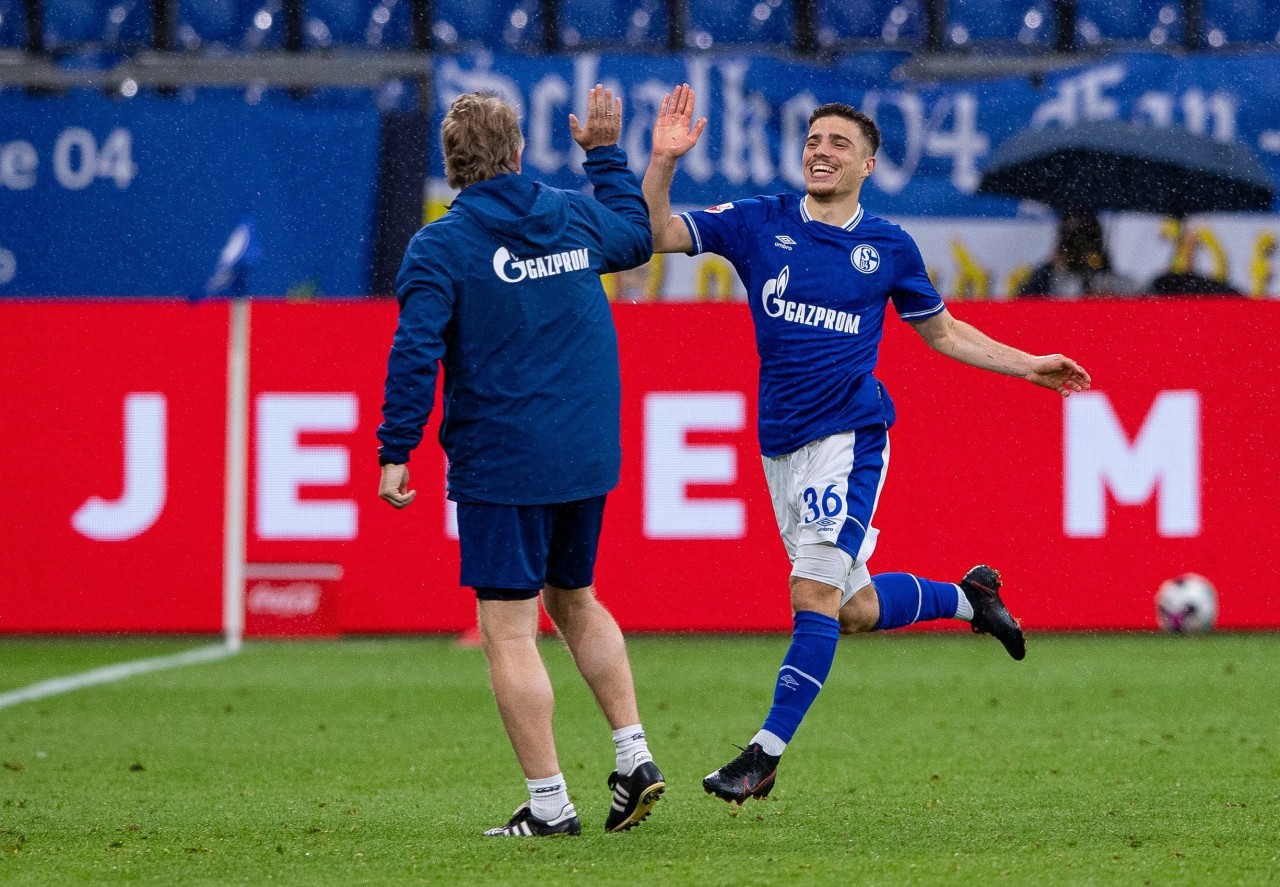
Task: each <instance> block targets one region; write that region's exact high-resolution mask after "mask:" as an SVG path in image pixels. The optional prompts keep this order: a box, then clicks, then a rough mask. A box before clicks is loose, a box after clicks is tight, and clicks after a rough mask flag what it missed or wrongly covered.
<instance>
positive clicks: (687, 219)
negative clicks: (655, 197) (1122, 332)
mask: <svg viewBox="0 0 1280 887" xmlns="http://www.w3.org/2000/svg"><path fill="white" fill-rule="evenodd" d="M680 218H682V219H684V224H685V226H686V227H687V228H688V229H689V234H690V236H692V238H693V254H694V255H695V256H700V255H702V235H701V234H699V233H698V223H697V222H695V221H694V220H693V216H692V215H691V214H689V213H680Z"/></svg>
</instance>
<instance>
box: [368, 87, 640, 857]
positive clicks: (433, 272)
mask: <svg viewBox="0 0 1280 887" xmlns="http://www.w3.org/2000/svg"><path fill="white" fill-rule="evenodd" d="M569 126H570V130H571V132H572V135H573V138H574V141H576V142H577V143H578V144H579V145H580V146H581V147H582V148H583V150H584V151H586V154H587V158H586V172H587V178H588V179H589V180H590V181H591V184H592V185H593V186H594V189H595V197H594V199H592V198H591V197H587V196H586V195H583V194H579V193H577V192H572V191H562V190H558V189H555V188H549V187H547V186H545V185H542V184H541V183H538V182H535V181H533V180H532V179H530V178H528V177H527V176H524V175H523V174H521V171H520V167H521V163H520V161H521V151H522V150H523V148H524V139H523V137H522V136H521V134H520V124H519V121H518V120H517V118H516V113H515V111H514V110H513V109H512V108H511V106H510V105H508V104H507V103H506V102H504V101H502V100H501V99H500V98H498V97H497V96H494V95H488V94H483V93H469V94H466V95H463V96H460V97H459V98H458V99H457V100H456V101H454V103H453V105H452V106H451V107H450V108H449V112H448V113H447V114H446V115H445V119H444V125H443V126H442V127H441V141H442V142H443V145H444V158H445V171H446V173H447V175H448V179H449V184H450V186H452V187H454V188H458V189H460V191H461V193H459V194H458V196H457V198H455V200H454V201H453V204H452V206H451V207H450V208H449V211H448V213H446V214H445V216H444V217H443V218H441V219H440V220H438V221H436V222H434V223H433V224H431V225H428V226H427V227H425V228H423V229H422V230H420V231H419V232H418V233H417V234H416V235H415V236H414V238H413V240H412V241H411V242H410V244H409V247H408V249H407V250H406V252H405V257H404V263H403V265H402V266H401V268H400V274H399V277H398V278H397V281H396V292H397V295H398V298H399V301H400V319H399V326H398V327H397V329H396V334H395V341H394V344H393V346H392V348H391V356H390V358H389V360H388V365H387V380H386V401H385V403H384V405H383V408H382V415H383V423H382V425H381V427H379V429H378V438H379V440H380V441H381V442H382V446H381V447H380V448H379V462H380V464H381V465H382V478H381V483H380V485H379V489H378V495H379V496H381V497H382V498H383V499H385V500H386V501H387V502H389V503H391V504H392V505H393V506H395V507H396V508H405V507H407V506H408V505H409V504H410V503H412V502H413V499H414V496H415V495H416V492H415V491H414V490H412V489H410V488H409V468H408V464H407V463H408V461H409V454H410V452H411V451H412V450H413V449H414V448H415V447H416V446H417V445H418V443H419V442H420V441H421V439H422V427H423V425H424V424H425V423H426V421H427V417H428V416H429V415H430V412H431V409H432V405H433V400H434V397H435V387H436V373H437V365H438V364H443V366H444V419H443V422H442V424H441V428H440V443H441V445H442V446H443V447H444V451H445V453H446V455H447V456H448V458H449V472H448V495H449V498H451V499H453V500H455V501H456V502H457V504H458V536H459V543H460V547H461V553H462V580H461V581H462V584H463V585H468V586H471V587H472V588H473V589H474V590H475V594H476V597H477V599H478V605H477V610H478V618H479V624H480V633H481V640H482V646H483V648H484V652H485V656H486V658H487V659H488V662H489V673H490V679H491V681H492V684H493V694H494V698H495V699H496V701H497V704H498V711H499V714H500V715H501V717H502V723H503V726H504V727H505V728H506V731H507V735H508V736H509V737H510V740H511V744H512V746H513V747H514V749H515V753H516V758H517V760H518V761H519V763H520V767H521V768H522V769H523V770H524V775H525V779H526V782H527V786H528V791H529V800H528V801H526V802H524V803H523V804H521V805H520V806H519V807H517V808H516V811H515V814H514V815H513V816H512V817H511V819H510V821H509V822H507V824H506V825H503V826H500V827H498V828H493V829H490V830H488V831H486V832H485V834H486V835H493V836H543V835H577V834H579V833H581V830H582V826H581V824H580V822H579V820H578V815H577V811H576V809H575V808H574V805H573V803H572V802H571V801H570V799H569V794H568V790H567V788H566V786H565V779H564V775H563V773H562V771H561V767H560V763H559V761H558V759H557V756H556V747H555V738H554V736H553V734H552V723H551V720H552V710H553V708H554V705H555V700H554V695H553V692H552V688H551V682H550V679H549V678H548V676H547V671H546V667H545V666H544V664H543V661H542V657H541V656H540V655H539V653H538V648H537V637H538V596H539V594H541V595H542V601H543V604H544V605H545V606H546V609H547V613H548V614H550V616H551V618H552V620H553V621H554V622H555V624H556V627H557V628H558V629H559V631H560V634H561V636H562V637H563V638H564V641H565V643H566V644H567V646H568V648H569V651H570V653H571V654H572V655H573V660H574V663H575V665H576V666H577V668H578V671H579V672H581V674H582V676H583V678H584V679H585V680H586V682H587V685H588V686H589V687H590V688H591V692H592V694H593V695H594V696H595V698H596V701H597V703H599V705H600V708H601V710H602V711H603V713H604V716H605V718H606V719H607V720H608V722H609V724H610V726H611V727H612V728H613V741H614V745H615V750H616V763H617V769H616V770H615V771H614V772H613V773H612V774H611V775H610V776H609V787H610V789H612V791H613V798H612V806H611V808H610V810H609V813H608V815H607V816H606V819H605V829H606V830H607V831H610V832H617V831H624V830H626V829H629V828H631V827H632V826H634V825H637V824H638V823H639V822H641V821H642V820H643V819H645V818H646V817H647V816H648V815H649V813H650V811H651V810H652V809H653V806H654V804H656V803H657V801H658V798H659V796H660V795H661V794H662V792H663V790H664V787H665V782H664V781H663V777H662V773H661V772H659V770H658V768H657V767H656V766H655V765H654V762H653V756H652V755H651V754H650V752H649V748H648V744H647V743H646V740H645V734H644V729H643V728H642V727H641V724H640V714H639V710H638V708H637V705H636V693H635V686H634V684H633V681H632V677H631V664H630V662H629V660H628V658H627V650H626V646H625V643H624V641H623V637H622V633H621V632H620V631H619V630H618V624H617V623H616V622H615V621H614V619H613V616H612V615H610V613H609V612H608V610H606V609H605V607H604V606H603V605H602V604H601V603H600V602H599V601H598V600H597V599H596V596H595V589H594V587H593V586H592V582H593V578H594V577H593V573H594V569H595V560H596V550H597V543H598V541H599V536H600V529H601V526H602V522H603V519H604V507H605V498H606V495H607V494H608V492H609V491H610V490H612V489H613V488H614V487H615V486H616V485H617V483H618V474H619V467H620V463H621V458H622V456H621V441H620V438H621V430H620V429H621V418H620V409H621V383H620V378H619V368H618V342H617V334H616V332H615V331H614V327H613V316H612V313H611V312H610V308H609V304H608V301H607V299H606V297H605V293H604V289H603V287H602V286H601V284H600V274H602V273H605V272H611V271H619V270H623V269H627V268H633V267H635V266H637V265H640V264H643V263H644V262H645V261H647V260H648V259H649V257H650V255H651V253H652V250H653V239H652V236H651V234H650V230H649V217H648V213H647V211H646V209H645V205H644V199H643V197H642V196H641V192H640V184H639V182H638V181H636V178H635V176H634V175H633V174H632V173H631V172H630V171H629V170H628V169H627V158H626V154H625V153H624V152H623V151H622V149H621V148H619V147H618V146H617V141H618V135H619V134H620V132H621V130H622V100H621V99H616V100H615V99H614V97H613V94H612V92H611V91H610V90H607V89H604V88H603V87H601V86H596V87H595V88H594V89H592V90H591V92H590V95H589V99H588V111H587V119H586V123H585V124H583V125H581V126H579V123H578V119H577V117H576V116H574V115H572V114H571V115H569Z"/></svg>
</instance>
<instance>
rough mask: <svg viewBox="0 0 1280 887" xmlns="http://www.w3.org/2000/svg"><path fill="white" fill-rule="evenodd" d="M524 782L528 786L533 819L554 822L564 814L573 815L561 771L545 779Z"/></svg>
mask: <svg viewBox="0 0 1280 887" xmlns="http://www.w3.org/2000/svg"><path fill="white" fill-rule="evenodd" d="M525 784H526V785H527V786H529V809H530V811H531V812H532V813H533V815H534V818H535V819H539V820H541V821H542V822H556V821H557V820H560V819H563V818H564V817H565V816H573V815H575V811H574V809H573V803H572V802H570V800H569V789H568V788H567V787H566V786H565V784H564V774H563V773H557V774H556V775H555V776H548V777H546V778H545V779H526V780H525Z"/></svg>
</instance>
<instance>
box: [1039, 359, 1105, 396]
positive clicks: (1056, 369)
mask: <svg viewBox="0 0 1280 887" xmlns="http://www.w3.org/2000/svg"><path fill="white" fill-rule="evenodd" d="M1026 379H1027V381H1028V382H1034V383H1035V384H1036V385H1040V386H1042V387H1044V388H1052V389H1053V390H1054V391H1056V392H1058V393H1059V394H1061V395H1062V396H1063V397H1070V396H1071V394H1072V392H1076V391H1086V390H1088V388H1089V385H1090V384H1091V382H1092V380H1091V379H1090V378H1089V374H1088V373H1086V372H1085V370H1084V367H1082V366H1080V364H1078V363H1076V362H1075V361H1074V360H1072V359H1071V358H1069V357H1065V356H1063V355H1061V354H1045V355H1042V356H1040V357H1035V358H1032V361H1031V372H1030V373H1028V374H1027V376H1026Z"/></svg>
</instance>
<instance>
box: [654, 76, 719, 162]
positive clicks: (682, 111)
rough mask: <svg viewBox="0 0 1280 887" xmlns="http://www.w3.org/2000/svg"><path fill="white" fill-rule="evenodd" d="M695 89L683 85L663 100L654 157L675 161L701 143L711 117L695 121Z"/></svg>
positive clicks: (656, 123) (656, 127)
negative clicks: (700, 139) (699, 138)
mask: <svg viewBox="0 0 1280 887" xmlns="http://www.w3.org/2000/svg"><path fill="white" fill-rule="evenodd" d="M693 108H694V94H693V87H692V86H690V85H689V84H687V83H682V84H681V85H679V86H677V87H676V88H675V89H674V90H672V91H671V92H669V93H667V94H666V95H664V96H663V97H662V107H661V108H660V109H659V111H658V119H657V120H656V121H654V124H653V156H654V157H670V158H672V159H673V160H674V159H675V158H677V157H683V156H684V155H685V153H686V152H687V151H688V150H689V149H690V148H692V147H693V146H694V145H696V144H698V137H699V136H701V135H702V130H703V129H704V128H705V127H706V125H707V118H705V117H700V118H699V119H698V122H697V123H694V122H693Z"/></svg>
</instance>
